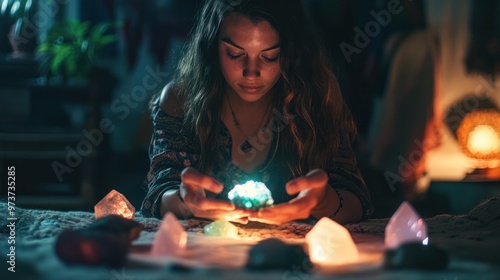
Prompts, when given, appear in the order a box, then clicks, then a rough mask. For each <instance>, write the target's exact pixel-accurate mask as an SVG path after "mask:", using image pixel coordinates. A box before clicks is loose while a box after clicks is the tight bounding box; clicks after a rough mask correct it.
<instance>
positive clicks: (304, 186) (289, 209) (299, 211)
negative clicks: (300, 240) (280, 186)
mask: <svg viewBox="0 0 500 280" xmlns="http://www.w3.org/2000/svg"><path fill="white" fill-rule="evenodd" d="M327 186H328V175H327V174H326V172H324V171H323V170H320V169H314V170H312V171H311V172H309V173H308V174H307V175H306V176H303V177H298V178H296V179H293V180H291V181H289V182H288V183H287V184H286V191H287V193H288V194H290V195H294V194H297V193H298V195H297V197H296V198H294V199H292V200H290V201H289V202H286V203H281V204H277V205H275V206H271V207H268V208H263V209H261V210H259V211H258V212H250V213H249V215H250V216H249V220H251V221H257V222H261V223H266V224H275V225H280V224H284V223H287V222H290V221H293V220H301V219H307V218H309V216H310V215H311V211H312V210H313V209H314V207H316V205H318V203H319V202H320V201H321V199H322V198H323V197H324V196H325V193H326V187H327Z"/></svg>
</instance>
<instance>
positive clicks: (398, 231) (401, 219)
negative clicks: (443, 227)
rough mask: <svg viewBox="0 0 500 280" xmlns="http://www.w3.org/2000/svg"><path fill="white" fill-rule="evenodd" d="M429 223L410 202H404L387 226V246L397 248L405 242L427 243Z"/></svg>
mask: <svg viewBox="0 0 500 280" xmlns="http://www.w3.org/2000/svg"><path fill="white" fill-rule="evenodd" d="M428 240H429V239H428V236H427V225H426V224H425V221H424V219H422V218H421V217H420V216H419V215H418V213H417V212H416V211H415V209H413V207H412V206H411V205H410V203H408V202H406V201H405V202H403V203H401V205H400V206H399V208H398V210H396V212H395V213H394V215H392V217H391V219H390V220H389V223H388V224H387V226H386V227H385V246H386V248H388V249H395V248H397V247H399V246H401V245H403V244H405V243H411V242H421V243H422V244H424V245H427V242H428Z"/></svg>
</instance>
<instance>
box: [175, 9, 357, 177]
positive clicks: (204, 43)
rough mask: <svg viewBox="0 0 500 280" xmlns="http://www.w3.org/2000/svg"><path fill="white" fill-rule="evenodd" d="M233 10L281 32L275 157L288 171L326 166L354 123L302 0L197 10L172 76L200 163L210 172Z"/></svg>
mask: <svg viewBox="0 0 500 280" xmlns="http://www.w3.org/2000/svg"><path fill="white" fill-rule="evenodd" d="M231 12H236V13H239V14H242V15H245V16H247V17H249V18H250V19H252V20H254V21H256V22H258V21H261V20H264V21H268V22H269V23H270V24H271V25H272V26H273V27H274V28H275V29H276V30H277V32H278V34H279V38H280V47H281V49H280V57H279V63H280V66H281V77H280V80H279V81H278V83H277V84H276V85H275V90H274V96H273V104H272V106H273V108H274V109H277V110H278V111H279V112H280V113H282V114H283V116H284V118H285V119H286V122H278V125H279V126H280V127H279V128H278V129H277V130H278V131H279V132H278V133H280V136H279V143H277V148H276V149H277V151H276V152H277V154H279V155H280V160H283V161H284V162H285V163H286V165H287V166H288V169H289V170H290V172H291V174H292V175H293V176H298V175H303V174H305V173H307V172H308V171H309V170H311V169H313V168H325V166H326V164H327V162H328V161H329V160H330V159H331V158H332V157H335V156H336V152H337V149H338V147H339V142H340V137H348V138H349V139H353V137H354V136H355V134H356V129H355V125H354V123H353V121H352V118H351V114H350V112H349V110H348V109H347V107H346V105H345V103H344V100H343V98H342V95H341V92H340V88H339V86H338V83H337V80H336V78H335V75H334V74H333V72H332V71H331V68H330V65H329V58H328V57H327V55H326V52H325V50H324V47H323V44H322V42H321V41H320V40H319V38H318V36H317V35H316V33H315V29H314V28H313V26H312V24H311V22H310V21H309V19H308V18H307V15H306V12H305V10H304V8H303V6H302V4H301V2H300V0H207V1H206V2H205V3H204V5H203V6H202V7H201V9H200V10H199V11H198V14H197V19H196V22H195V26H194V28H193V30H192V31H191V34H190V41H189V42H188V43H187V45H186V47H185V50H184V53H183V55H182V59H181V61H180V63H179V65H178V69H177V73H176V77H175V80H176V85H177V90H178V92H179V94H180V98H181V100H182V101H183V104H184V108H183V110H184V116H185V118H184V121H185V123H184V124H185V126H186V128H189V129H192V130H193V132H194V133H196V135H197V137H198V138H199V140H200V143H201V155H200V162H199V167H198V168H199V169H200V171H202V172H204V173H209V172H210V171H211V170H212V168H213V162H214V160H215V155H214V153H213V151H214V150H215V149H213V147H215V143H216V136H217V134H218V132H219V129H220V122H219V118H220V117H221V111H222V104H223V98H224V91H223V88H224V82H225V81H224V77H223V76H222V72H221V68H220V65H219V57H218V53H217V44H218V35H219V28H220V26H221V23H222V21H223V20H224V17H225V15H227V14H228V13H231ZM349 139H347V140H348V141H349Z"/></svg>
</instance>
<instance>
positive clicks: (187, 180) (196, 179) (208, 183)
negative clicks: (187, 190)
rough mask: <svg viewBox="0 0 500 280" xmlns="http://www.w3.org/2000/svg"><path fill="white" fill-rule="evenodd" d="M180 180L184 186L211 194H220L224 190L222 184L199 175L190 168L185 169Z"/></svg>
mask: <svg viewBox="0 0 500 280" xmlns="http://www.w3.org/2000/svg"><path fill="white" fill-rule="evenodd" d="M181 179H182V182H183V183H184V184H186V185H189V186H197V187H201V188H203V189H205V190H208V191H211V192H213V193H220V192H221V191H222V190H223V188H224V187H223V186H222V184H221V183H220V182H218V181H217V180H215V179H214V178H212V177H210V176H207V175H204V174H201V173H200V172H198V170H196V169H194V168H192V167H187V168H185V169H184V170H183V171H182V173H181Z"/></svg>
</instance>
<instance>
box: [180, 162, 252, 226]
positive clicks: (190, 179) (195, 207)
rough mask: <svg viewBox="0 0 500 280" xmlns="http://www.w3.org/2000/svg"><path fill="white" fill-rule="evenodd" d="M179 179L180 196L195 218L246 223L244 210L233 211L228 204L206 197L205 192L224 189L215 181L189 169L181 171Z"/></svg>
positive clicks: (231, 205)
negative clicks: (180, 181)
mask: <svg viewBox="0 0 500 280" xmlns="http://www.w3.org/2000/svg"><path fill="white" fill-rule="evenodd" d="M181 179H182V183H181V185H180V188H179V193H180V196H181V198H182V199H183V200H184V203H185V204H186V206H188V207H189V208H190V209H191V212H192V213H193V215H194V216H195V217H199V218H206V219H211V220H226V221H234V222H238V223H242V224H246V223H248V213H245V211H244V210H239V209H238V210H235V207H234V205H233V204H231V203H230V202H227V201H222V200H217V199H213V198H208V197H206V195H205V190H208V191H211V192H213V193H220V192H221V191H222V190H223V188H224V187H223V186H222V184H221V183H219V182H218V181H217V180H215V179H213V178H212V177H210V176H206V175H204V174H201V173H199V172H198V171H197V170H196V169H194V168H191V167H187V168H185V169H184V170H183V171H182V174H181Z"/></svg>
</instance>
